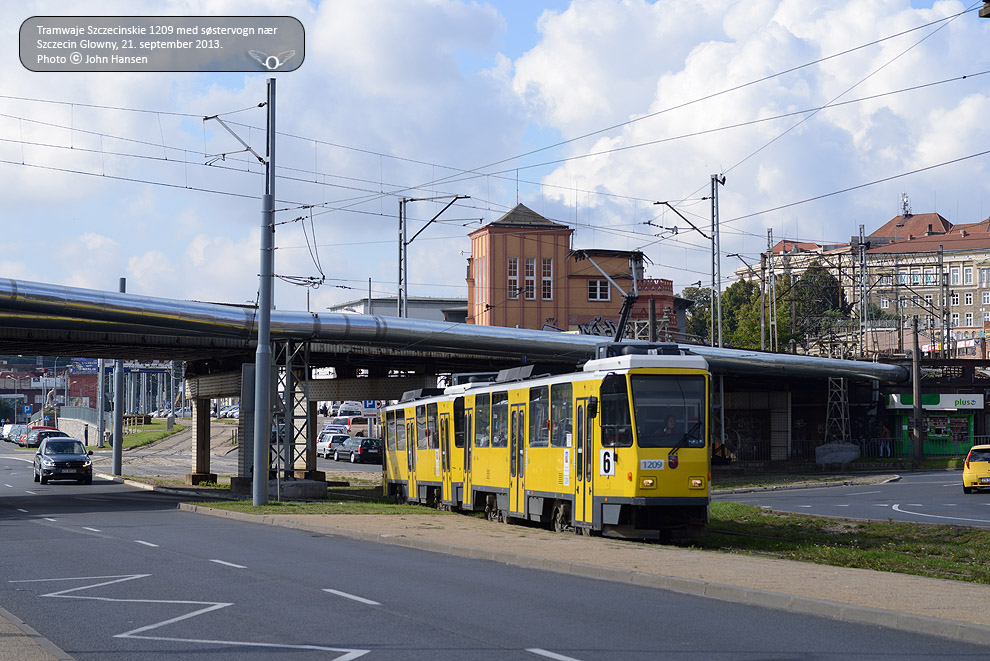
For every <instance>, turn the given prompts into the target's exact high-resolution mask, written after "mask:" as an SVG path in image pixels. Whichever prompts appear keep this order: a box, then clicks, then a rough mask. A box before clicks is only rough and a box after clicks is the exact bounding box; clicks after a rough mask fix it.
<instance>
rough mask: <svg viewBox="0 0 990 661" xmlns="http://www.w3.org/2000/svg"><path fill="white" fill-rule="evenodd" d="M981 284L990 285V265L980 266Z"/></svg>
mask: <svg viewBox="0 0 990 661" xmlns="http://www.w3.org/2000/svg"><path fill="white" fill-rule="evenodd" d="M980 286H981V287H990V267H985V266H983V267H980Z"/></svg>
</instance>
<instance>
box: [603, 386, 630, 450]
mask: <svg viewBox="0 0 990 661" xmlns="http://www.w3.org/2000/svg"><path fill="white" fill-rule="evenodd" d="M601 399H602V445H603V446H604V447H608V448H624V447H631V446H632V419H631V418H630V416H629V395H628V393H627V392H626V377H625V375H623V374H609V375H608V376H606V377H605V379H604V380H603V381H602V398H601Z"/></svg>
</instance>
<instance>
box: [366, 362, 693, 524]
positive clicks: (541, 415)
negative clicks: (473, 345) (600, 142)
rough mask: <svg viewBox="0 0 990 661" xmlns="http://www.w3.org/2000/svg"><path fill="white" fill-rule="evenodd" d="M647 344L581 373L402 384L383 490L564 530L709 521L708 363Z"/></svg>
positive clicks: (388, 424) (389, 419) (388, 439)
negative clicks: (432, 385) (416, 386)
mask: <svg viewBox="0 0 990 661" xmlns="http://www.w3.org/2000/svg"><path fill="white" fill-rule="evenodd" d="M650 346H651V347H652V348H649V349H645V348H644V347H642V346H636V345H633V346H632V347H630V348H628V349H625V351H627V352H630V353H625V354H623V355H618V356H610V357H604V358H597V359H594V360H590V361H588V362H587V363H585V364H584V366H583V370H582V371H579V372H572V373H568V374H558V375H543V376H537V377H529V378H518V376H519V374H518V370H519V369H522V368H517V370H508V371H505V372H502V373H499V378H498V379H497V380H496V381H495V382H489V383H480V384H479V383H472V384H466V385H457V386H452V387H449V388H447V389H445V390H427V391H414V392H412V393H407V394H406V397H404V398H403V401H402V402H400V403H399V404H396V405H393V406H390V407H387V408H386V409H384V416H385V462H384V463H385V466H384V469H383V472H384V475H383V478H384V481H385V486H386V489H387V491H386V492H387V494H388V495H389V496H391V497H392V498H394V499H395V500H397V501H398V502H410V503H422V504H427V505H431V506H435V507H441V508H449V509H462V510H468V511H472V510H481V511H484V512H485V513H486V515H487V517H488V518H489V519H491V520H495V521H512V520H528V521H534V522H539V523H541V524H543V525H545V526H547V527H549V528H551V529H553V530H557V531H564V530H574V531H575V532H578V533H581V534H604V535H607V536H613V537H630V538H639V539H643V538H647V539H671V538H679V537H688V536H699V535H704V534H706V528H707V522H708V505H709V494H710V491H709V483H710V480H711V453H710V446H709V440H708V439H709V421H708V411H709V398H710V375H709V371H708V364H707V362H706V361H705V359H704V358H702V357H701V356H697V355H692V354H688V353H682V352H681V351H680V350H678V348H677V345H667V346H666V347H664V346H663V345H661V347H660V348H659V349H658V348H656V345H650ZM513 372H516V374H515V377H516V378H515V380H513V376H514V375H513Z"/></svg>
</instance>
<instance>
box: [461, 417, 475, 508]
mask: <svg viewBox="0 0 990 661" xmlns="http://www.w3.org/2000/svg"><path fill="white" fill-rule="evenodd" d="M473 443H474V409H465V410H464V499H463V500H464V502H465V503H467V504H468V505H471V506H472V507H473V506H474V499H473V498H472V494H471V445H472V444H473Z"/></svg>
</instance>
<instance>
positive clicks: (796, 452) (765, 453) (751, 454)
mask: <svg viewBox="0 0 990 661" xmlns="http://www.w3.org/2000/svg"><path fill="white" fill-rule="evenodd" d="M850 442H851V443H853V444H855V445H858V446H859V448H860V457H862V458H864V459H895V458H896V459H912V458H913V457H914V441H913V439H911V438H907V439H904V438H900V437H897V438H893V437H871V438H854V439H851V440H850ZM983 444H988V445H990V436H974V437H973V438H972V439H969V438H964V439H961V440H946V439H930V438H926V439H925V440H924V443H923V454H924V456H925V457H965V456H966V454H967V453H968V452H969V449H970V448H971V447H972V446H974V445H983ZM820 445H823V442H822V441H819V440H792V441H791V442H790V445H789V446H788V447H787V448H779V449H772V448H771V446H770V441H769V440H768V439H740V440H732V439H731V438H729V437H727V438H726V444H725V448H724V450H722V449H720V448H719V447H718V444H717V443H716V444H715V453H714V456H715V457H720V456H721V457H727V458H728V459H730V460H733V461H762V462H767V461H778V460H782V459H786V460H787V461H807V462H809V463H814V462H815V448H817V447H818V446H820ZM774 450H777V451H774ZM784 450H786V457H782V456H778V455H779V454H784Z"/></svg>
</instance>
